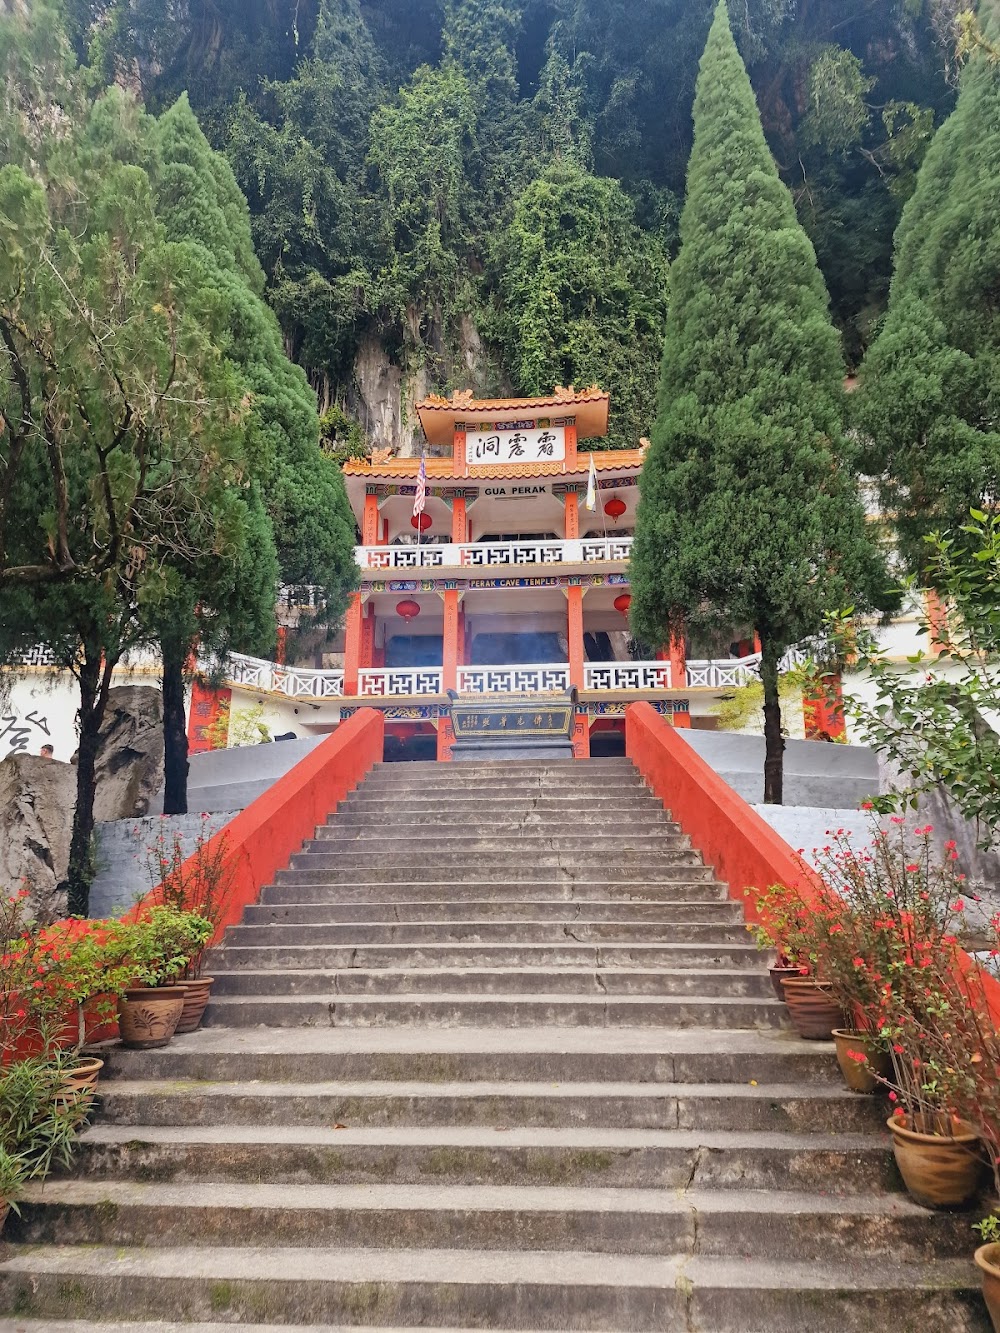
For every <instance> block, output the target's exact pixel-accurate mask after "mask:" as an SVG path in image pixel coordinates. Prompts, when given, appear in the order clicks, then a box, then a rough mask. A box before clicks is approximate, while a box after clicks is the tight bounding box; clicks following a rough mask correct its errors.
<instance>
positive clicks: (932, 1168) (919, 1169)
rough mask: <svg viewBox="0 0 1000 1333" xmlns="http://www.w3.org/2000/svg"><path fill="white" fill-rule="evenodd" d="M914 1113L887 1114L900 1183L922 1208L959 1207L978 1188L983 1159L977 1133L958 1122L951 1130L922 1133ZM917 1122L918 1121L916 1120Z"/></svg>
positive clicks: (967, 1202) (969, 1201)
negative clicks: (900, 1178)
mask: <svg viewBox="0 0 1000 1333" xmlns="http://www.w3.org/2000/svg"><path fill="white" fill-rule="evenodd" d="M913 1123H914V1117H913V1116H890V1117H889V1120H888V1125H889V1130H890V1132H891V1134H892V1151H893V1153H894V1154H895V1157H896V1165H897V1166H898V1167H899V1173H900V1175H901V1176H902V1177H903V1184H904V1185H905V1186H906V1188H907V1190H909V1192H910V1195H911V1196H912V1197H913V1199H914V1200H915V1201H916V1202H917V1203H919V1204H922V1205H923V1206H924V1207H925V1208H961V1207H963V1206H964V1205H966V1204H969V1203H971V1202H972V1200H973V1199H974V1198H975V1196H976V1194H977V1193H978V1190H979V1181H980V1178H981V1176H982V1173H983V1166H984V1160H983V1156H982V1153H981V1152H980V1151H979V1135H978V1134H977V1133H976V1132H975V1131H974V1130H973V1129H972V1127H971V1125H966V1124H962V1123H959V1124H958V1125H957V1126H955V1129H956V1132H955V1133H954V1134H928V1133H921V1132H920V1131H919V1130H916V1129H914V1128H913ZM918 1123H919V1121H918Z"/></svg>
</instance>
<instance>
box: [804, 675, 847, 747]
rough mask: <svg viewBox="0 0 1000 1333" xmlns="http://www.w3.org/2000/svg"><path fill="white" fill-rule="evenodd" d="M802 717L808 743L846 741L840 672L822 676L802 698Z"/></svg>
mask: <svg viewBox="0 0 1000 1333" xmlns="http://www.w3.org/2000/svg"><path fill="white" fill-rule="evenodd" d="M802 716H803V720H804V722H805V729H806V740H807V741H825V740H831V741H836V740H846V738H847V723H846V722H845V720H844V690H843V685H842V683H841V679H840V672H839V671H832V672H830V673H829V674H828V675H826V676H821V677H820V679H819V680H818V681H817V682H816V685H815V687H814V688H813V689H812V690H809V691H807V692H806V693H804V694H803V696H802Z"/></svg>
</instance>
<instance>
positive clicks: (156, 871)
mask: <svg viewBox="0 0 1000 1333" xmlns="http://www.w3.org/2000/svg"><path fill="white" fill-rule="evenodd" d="M146 869H147V872H148V874H149V879H150V884H151V886H152V892H151V894H150V896H149V899H148V901H149V902H150V903H151V904H152V905H154V906H157V907H169V908H172V909H173V910H174V911H177V912H194V913H196V914H197V915H198V916H199V917H201V918H203V919H204V920H206V921H209V922H210V923H211V925H212V930H211V932H209V938H211V937H212V936H214V935H215V934H216V932H217V931H218V928H219V926H220V925H222V923H223V921H224V918H225V914H226V909H227V907H228V905H229V900H230V898H231V897H232V893H233V877H234V866H233V865H232V864H231V863H230V861H229V845H228V840H227V838H226V835H225V834H220V835H214V834H213V833H212V831H211V829H210V828H209V827H208V815H207V814H203V815H202V826H201V828H200V829H199V830H198V834H197V837H196V838H195V843H194V847H193V848H192V850H191V851H190V852H187V851H185V849H184V843H183V839H182V837H181V835H180V833H178V832H177V830H176V829H174V830H170V831H169V832H168V830H167V829H166V827H164V828H162V829H161V831H160V833H159V834H158V835H157V837H156V839H155V840H154V842H153V845H152V847H149V848H147V850H146ZM203 956H204V949H199V950H198V951H197V953H196V954H195V955H194V956H193V957H192V958H191V959H190V961H189V962H188V964H187V966H186V967H185V968H184V970H183V972H182V974H181V975H182V977H183V979H185V980H188V981H194V980H196V979H197V978H198V977H200V976H201V974H202V970H203V963H202V959H203Z"/></svg>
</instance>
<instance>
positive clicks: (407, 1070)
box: [0, 760, 988, 1333]
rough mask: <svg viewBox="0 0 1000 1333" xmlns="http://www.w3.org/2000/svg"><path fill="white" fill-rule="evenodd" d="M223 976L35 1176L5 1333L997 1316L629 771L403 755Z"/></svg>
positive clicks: (978, 1321) (852, 1325) (943, 1225)
mask: <svg viewBox="0 0 1000 1333" xmlns="http://www.w3.org/2000/svg"><path fill="white" fill-rule="evenodd" d="M212 970H213V972H214V975H215V976H216V978H217V981H216V989H215V996H216V998H215V999H214V1000H213V1003H212V1005H211V1007H210V1010H209V1013H208V1016H207V1026H206V1027H205V1028H204V1029H203V1030H202V1031H201V1032H199V1033H196V1034H194V1035H192V1036H190V1037H184V1038H178V1039H176V1040H175V1041H174V1042H173V1043H172V1044H171V1045H170V1046H169V1047H167V1048H166V1049H164V1050H162V1051H151V1052H147V1053H138V1052H132V1053H130V1052H124V1051H121V1052H119V1051H115V1052H114V1053H113V1054H112V1056H111V1058H110V1068H109V1070H108V1077H107V1080H106V1081H105V1083H104V1085H103V1090H102V1095H101V1098H100V1109H99V1113H98V1115H97V1117H96V1122H95V1124H94V1125H93V1127H92V1128H91V1129H89V1130H88V1131H87V1133H86V1135H85V1136H84V1139H83V1141H82V1144H81V1147H80V1152H79V1155H78V1160H77V1164H76V1167H75V1171H74V1173H73V1174H72V1176H70V1177H68V1178H65V1179H59V1180H52V1181H50V1182H48V1183H47V1184H46V1185H45V1187H44V1188H40V1189H33V1190H32V1191H31V1194H30V1196H29V1198H28V1200H27V1201H26V1203H25V1205H24V1215H23V1219H22V1220H21V1222H20V1223H18V1224H16V1225H15V1226H14V1227H13V1228H12V1236H13V1244H11V1245H9V1246H8V1247H7V1248H6V1249H5V1251H4V1254H3V1256H2V1258H0V1314H6V1315H7V1316H8V1317H7V1318H6V1319H3V1318H0V1327H2V1328H3V1329H4V1330H13V1329H19V1330H24V1331H25V1333H32V1331H33V1330H38V1329H49V1328H52V1329H57V1328H79V1329H87V1330H89V1331H90V1333H97V1331H98V1330H101V1329H110V1328H112V1327H115V1328H119V1327H124V1328H130V1329H133V1330H135V1333H140V1331H141V1330H145V1331H146V1333H151V1331H152V1330H153V1329H154V1328H155V1329H157V1330H160V1333H163V1330H166V1329H167V1328H175V1327H176V1326H177V1325H183V1326H185V1327H187V1326H190V1327H191V1329H192V1330H195V1329H199V1330H203V1331H205V1330H215V1329H218V1328H220V1327H222V1326H226V1325H228V1326H232V1325H234V1324H235V1325H243V1326H260V1327H262V1328H268V1329H271V1330H272V1333H274V1330H275V1329H278V1328H286V1327H290V1326H296V1327H301V1326H303V1325H306V1326H313V1327H323V1328H326V1329H331V1328H334V1329H335V1328H341V1327H343V1328H348V1327H349V1328H356V1327H357V1326H361V1325H363V1326H366V1327H374V1328H376V1329H379V1330H381V1331H382V1333H390V1330H402V1329H414V1328H422V1329H432V1330H433V1329H438V1330H463V1329H464V1330H469V1329H479V1328H489V1329H521V1330H541V1329H550V1330H551V1329H562V1330H584V1329H587V1330H598V1329H602V1330H619V1331H620V1333H631V1331H632V1330H653V1329H656V1330H677V1331H678V1333H681V1331H683V1333H693V1331H694V1330H705V1331H706V1333H764V1331H765V1330H767V1333H773V1331H775V1330H785V1329H796V1330H798V1329H800V1328H808V1329H809V1330H811V1331H812V1333H825V1331H827V1330H829V1331H832V1330H836V1331H837V1333H852V1331H855V1330H866V1331H867V1330H882V1329H885V1328H891V1329H892V1330H893V1333H906V1331H907V1330H918V1329H919V1330H921V1333H961V1331H962V1330H970V1331H971V1330H974V1331H975V1333H980V1331H985V1330H986V1329H987V1328H988V1324H987V1322H986V1315H985V1312H984V1309H983V1307H982V1305H981V1303H980V1297H979V1295H978V1283H977V1281H976V1278H975V1276H974V1271H973V1268H972V1265H971V1263H970V1262H969V1260H968V1255H969V1253H970V1251H971V1248H972V1236H971V1233H970V1230H969V1224H968V1219H967V1218H964V1217H949V1216H935V1215H931V1214H928V1213H925V1212H924V1211H923V1210H921V1209H919V1208H917V1207H915V1206H914V1205H912V1204H910V1203H909V1202H908V1201H907V1199H906V1198H905V1196H904V1195H902V1194H901V1193H900V1192H899V1187H898V1184H897V1180H896V1177H895V1175H894V1170H893V1167H892V1164H891V1158H890V1154H889V1152H888V1150H887V1144H886V1136H885V1134H884V1132H883V1130H882V1122H883V1119H884V1115H885V1108H884V1106H883V1105H882V1104H880V1103H879V1102H878V1101H877V1100H874V1099H865V1098H862V1097H858V1096H855V1095H852V1094H850V1093H848V1092H846V1091H845V1090H844V1089H843V1088H842V1086H841V1084H840V1080H839V1077H838V1076H837V1073H836V1067H835V1064H834V1061H833V1059H832V1055H831V1052H830V1048H828V1047H827V1046H825V1045H822V1044H819V1045H818V1044H811V1043H806V1042H801V1041H798V1040H797V1039H796V1038H795V1037H793V1036H792V1035H791V1034H790V1033H789V1031H788V1030H787V1029H786V1027H785V1025H784V1023H783V1012H782V1009H781V1007H780V1006H779V1005H778V1004H777V1002H776V1001H775V1000H774V998H773V995H772V993H771V991H770V989H769V983H768V978H767V974H766V971H765V969H764V967H763V965H762V960H761V958H760V956H759V955H758V954H757V953H756V951H755V950H754V948H753V946H752V945H751V944H750V943H749V942H748V939H747V936H746V933H745V931H744V929H743V926H742V924H741V915H740V909H739V906H738V905H737V904H735V903H732V902H730V901H729V899H728V897H727V892H726V888H725V886H724V885H722V884H719V883H717V882H715V880H714V879H713V876H712V874H711V873H710V871H709V870H707V869H706V868H705V866H704V865H703V864H702V863H701V861H700V860H699V858H698V856H697V855H696V854H695V853H694V852H693V851H692V850H691V849H690V847H689V846H688V844H687V842H686V840H685V838H684V836H683V834H682V833H681V831H680V830H679V829H678V828H677V827H676V825H674V824H672V823H671V822H670V821H669V819H668V818H667V816H666V815H665V814H664V812H663V810H662V807H661V804H660V802H659V801H658V800H657V799H656V798H655V797H654V796H653V795H652V794H651V793H650V792H648V791H647V790H646V789H645V788H644V787H643V785H642V783H641V781H640V779H639V776H638V774H637V773H636V771H635V770H634V769H633V768H632V767H631V765H630V764H629V763H627V762H626V761H624V760H595V761H591V762H589V763H576V764H573V763H546V764H527V763H510V764H505V765H500V766H490V765H487V764H478V765H471V764H470V765H457V764H456V765H441V766H438V765H433V764H428V765H421V764H414V765H408V766H402V765H399V766H385V765H383V766H380V767H378V768H377V769H376V770H375V771H374V773H373V774H372V775H371V776H370V777H369V779H368V780H367V781H366V782H365V783H364V784H363V786H362V787H361V788H360V789H359V790H358V791H357V792H355V793H354V794H352V795H351V796H350V797H349V798H348V800H347V801H345V802H344V803H343V805H342V806H341V808H340V809H339V810H338V811H337V812H336V814H335V815H333V816H332V817H331V818H330V820H329V822H328V823H327V824H326V825H325V826H324V827H322V828H320V829H318V830H317V831H316V837H315V839H314V840H312V841H310V842H309V843H307V844H306V846H305V847H304V848H303V850H302V852H301V853H300V854H299V855H297V856H295V857H293V859H292V864H291V866H290V867H289V869H287V870H285V871H283V872H282V873H281V874H280V875H279V876H278V879H277V882H276V883H275V884H273V885H270V886H268V887H267V888H266V889H264V891H263V894H262V897H261V901H260V903H259V905H257V906H254V907H251V908H249V909H248V910H247V912H246V914H245V917H244V920H243V922H242V924H240V925H239V926H236V927H234V928H232V929H231V930H230V931H229V932H228V933H227V935H226V938H225V941H224V943H223V946H222V947H221V948H220V949H219V950H218V951H217V953H216V955H215V958H214V960H213V964H212ZM164 1321H166V1322H164Z"/></svg>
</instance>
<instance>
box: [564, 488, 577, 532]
mask: <svg viewBox="0 0 1000 1333" xmlns="http://www.w3.org/2000/svg"><path fill="white" fill-rule="evenodd" d="M565 535H566V540H567V541H568V542H575V541H576V539H577V537H579V535H580V499H579V496H577V495H573V494H571V495H567V496H566V534H565Z"/></svg>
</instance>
